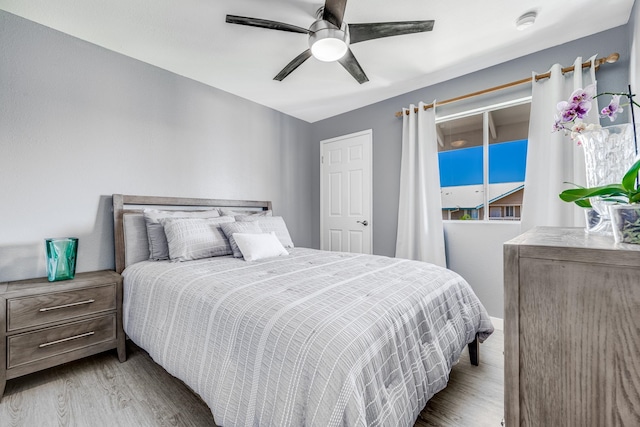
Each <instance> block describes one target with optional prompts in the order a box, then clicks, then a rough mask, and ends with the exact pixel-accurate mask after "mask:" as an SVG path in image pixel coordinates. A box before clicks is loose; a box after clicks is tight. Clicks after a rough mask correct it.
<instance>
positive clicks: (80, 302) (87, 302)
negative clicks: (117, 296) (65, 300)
mask: <svg viewBox="0 0 640 427" xmlns="http://www.w3.org/2000/svg"><path fill="white" fill-rule="evenodd" d="M94 301H95V300H94V299H88V300H86V301H79V302H72V303H71V304H64V305H56V306H55V307H45V308H41V309H40V311H51V310H57V309H59V308H67V307H75V306H76V305H82V304H91V303H92V302H94Z"/></svg>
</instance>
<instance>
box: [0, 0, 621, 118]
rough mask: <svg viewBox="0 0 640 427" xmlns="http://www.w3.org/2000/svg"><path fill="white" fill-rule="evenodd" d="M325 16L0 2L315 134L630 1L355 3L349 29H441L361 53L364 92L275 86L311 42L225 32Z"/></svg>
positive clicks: (309, 6) (238, 7) (310, 70)
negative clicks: (524, 25) (425, 23)
mask: <svg viewBox="0 0 640 427" xmlns="http://www.w3.org/2000/svg"><path fill="white" fill-rule="evenodd" d="M320 6H322V3H321V2H319V1H317V0H316V1H313V0H269V1H267V0H181V1H176V0H55V1H53V0H29V1H25V0H0V9H3V10H6V11H8V12H11V13H13V14H15V15H19V16H22V17H24V18H27V19H29V20H32V21H35V22H38V23H40V24H43V25H45V26H48V27H51V28H54V29H56V30H59V31H62V32H64V33H67V34H70V35H72V36H75V37H77V38H80V39H83V40H86V41H89V42H91V43H94V44H96V45H99V46H102V47H105V48H107V49H110V50H112V51H115V52H118V53H121V54H124V55H127V56H130V57H132V58H136V59H138V60H140V61H144V62H147V63H149V64H152V65H155V66H157V67H160V68H164V69H166V70H169V71H172V72H174V73H176V74H179V75H182V76H185V77H188V78H191V79H193V80H197V81H200V82H202V83H204V84H207V85H210V86H213V87H216V88H219V89H222V90H224V91H227V92H231V93H233V94H236V95H238V96H241V97H243V98H246V99H249V100H251V101H254V102H257V103H259V104H262V105H265V106H268V107H271V108H273V109H276V110H278V111H281V112H283V113H286V114H289V115H291V116H294V117H298V118H300V119H302V120H305V121H308V122H315V121H318V120H321V119H324V118H327V117H331V116H334V115H337V114H340V113H343V112H346V111H350V110H353V109H355V108H359V107H362V106H365V105H369V104H372V103H375V102H378V101H381V100H383V99H387V98H390V97H392V96H396V95H400V94H402V93H406V92H409V91H412V90H416V89H419V88H422V87H425V86H429V85H432V84H435V83H439V82H441V81H445V80H448V79H451V78H453V77H457V76H460V75H464V74H467V73H470V72H473V71H477V70H479V69H482V68H486V67H488V66H491V65H495V64H498V63H501V62H505V61H509V60H511V59H514V58H517V57H520V56H523V55H527V54H529V53H532V52H536V51H538V50H541V49H545V48H548V47H552V46H556V45H560V44H562V43H565V42H568V41H571V40H575V39H578V38H581V37H585V36H588V35H590V34H594V33H597V32H600V31H604V30H606V29H609V28H613V27H616V26H619V25H624V24H626V23H627V21H628V19H629V16H630V13H631V8H632V6H633V0H564V1H558V0H527V1H523V0H517V1H514V0H484V1H477V0H447V1H444V0H403V1H389V0H349V1H348V3H347V8H346V11H345V16H344V20H345V22H347V23H367V22H389V21H408V20H428V19H434V20H435V26H434V29H433V31H432V32H428V33H421V34H411V35H405V36H396V37H390V38H386V39H377V40H370V41H366V42H362V43H358V44H355V45H353V46H352V47H351V49H352V51H353V53H354V55H355V56H356V58H357V59H358V61H359V63H360V65H361V66H362V68H363V69H364V71H365V73H366V74H367V76H368V77H369V80H370V81H369V82H368V83H364V84H362V85H360V84H358V83H357V82H356V81H355V80H354V79H353V78H352V77H351V76H350V75H349V74H348V73H347V71H346V70H344V68H342V66H340V64H338V63H323V62H320V61H318V60H316V59H315V58H310V59H309V60H308V61H306V62H305V63H304V64H302V65H301V66H300V67H299V68H298V69H297V70H295V71H294V72H293V73H292V74H291V75H289V76H288V77H287V78H286V79H285V80H284V81H282V82H278V81H274V80H273V77H274V76H275V75H276V74H277V73H278V72H279V71H280V70H281V69H282V68H283V67H284V66H285V65H286V64H288V63H289V61H291V60H292V59H293V58H294V57H295V56H297V55H298V54H299V53H301V52H302V51H303V50H305V49H307V47H308V45H307V36H306V35H304V34H296V33H288V32H282V31H274V30H268V29H262V28H255V27H248V26H241V25H233V24H227V23H225V22H224V21H225V15H226V14H232V15H241V16H249V17H254V18H264V19H270V20H274V21H280V22H285V23H289V24H294V25H297V26H300V27H304V28H308V27H309V25H311V23H312V22H313V21H314V16H315V11H316V10H317V9H318V8H319V7H320ZM531 10H535V11H537V12H538V19H537V22H536V24H535V25H534V26H533V27H531V28H529V29H528V30H526V31H517V30H516V28H515V20H516V19H517V18H518V16H520V15H522V14H523V13H525V12H528V11H531ZM579 53H581V52H577V54H579ZM599 53H600V54H603V55H606V54H608V53H610V52H599ZM398 108H400V106H399V107H398Z"/></svg>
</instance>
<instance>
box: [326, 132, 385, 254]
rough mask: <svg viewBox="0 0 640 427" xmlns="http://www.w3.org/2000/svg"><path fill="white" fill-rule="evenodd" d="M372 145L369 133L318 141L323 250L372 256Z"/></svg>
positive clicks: (370, 133)
mask: <svg viewBox="0 0 640 427" xmlns="http://www.w3.org/2000/svg"><path fill="white" fill-rule="evenodd" d="M372 141H373V138H372V131H371V129H369V130H366V131H362V132H357V133H353V134H350V135H345V136H339V137H337V138H331V139H327V140H324V141H320V143H321V149H320V154H321V162H322V165H321V167H320V170H321V177H320V247H321V249H323V250H328V251H342V252H357V253H364V254H370V253H371V250H372V247H373V245H372V227H371V226H372V223H371V211H372V196H371V187H372V185H371V179H372V178H371V170H372V158H371V157H372V156H371V151H372Z"/></svg>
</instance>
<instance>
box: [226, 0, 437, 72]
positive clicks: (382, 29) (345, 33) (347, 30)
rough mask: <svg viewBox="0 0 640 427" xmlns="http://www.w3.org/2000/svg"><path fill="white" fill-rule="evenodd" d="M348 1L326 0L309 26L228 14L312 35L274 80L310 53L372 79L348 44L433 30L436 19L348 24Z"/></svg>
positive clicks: (249, 22)
mask: <svg viewBox="0 0 640 427" xmlns="http://www.w3.org/2000/svg"><path fill="white" fill-rule="evenodd" d="M346 6H347V0H326V1H325V4H324V7H321V8H320V9H318V12H317V16H316V21H315V22H314V23H313V24H311V26H310V27H309V29H305V28H302V27H298V26H295V25H291V24H285V23H283V22H277V21H270V20H268V19H260V18H249V17H246V16H236V15H227V19H226V22H228V23H230V24H239V25H248V26H250V27H259V28H267V29H270V30H279V31H289V32H292V33H302V34H307V35H308V36H309V49H307V50H305V51H304V52H302V53H301V54H300V55H298V56H296V57H295V58H294V59H293V61H291V62H289V63H288V64H287V65H286V66H285V67H284V68H283V69H282V71H280V72H279V73H278V74H277V75H276V76H275V77H274V78H273V79H274V80H278V81H282V80H283V79H284V78H285V77H287V76H288V75H289V74H291V73H292V72H293V71H294V70H295V69H296V68H298V67H299V66H300V65H301V64H302V63H303V62H304V61H306V60H307V59H309V58H310V57H311V56H314V57H315V58H317V59H319V60H320V61H327V62H331V61H338V62H339V63H340V64H341V65H342V66H343V67H344V68H345V69H346V70H347V71H348V72H349V74H351V75H352V76H353V78H354V79H356V80H357V81H358V83H360V84H362V83H364V82H368V81H369V79H368V78H367V75H366V74H365V73H364V70H363V69H362V67H361V66H360V64H359V63H358V60H357V59H356V57H355V56H354V55H353V52H351V49H350V48H349V45H352V44H354V43H360V42H363V41H367V40H372V39H378V38H382V37H391V36H399V35H403V34H412V33H421V32H425V31H431V30H432V29H433V24H434V21H433V20H430V21H403V22H377V23H368V24H347V23H346V22H344V21H343V19H342V18H343V16H344V10H345V8H346Z"/></svg>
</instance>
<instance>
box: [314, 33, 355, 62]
mask: <svg viewBox="0 0 640 427" xmlns="http://www.w3.org/2000/svg"><path fill="white" fill-rule="evenodd" d="M345 53H347V44H346V43H345V42H344V41H342V40H340V39H334V38H326V39H320V40H317V41H316V42H315V43H314V44H313V45H312V46H311V54H312V55H313V56H314V57H315V58H316V59H318V60H320V61H324V62H333V61H337V60H338V59H340V58H342V57H343V56H344V54H345Z"/></svg>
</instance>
